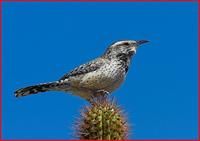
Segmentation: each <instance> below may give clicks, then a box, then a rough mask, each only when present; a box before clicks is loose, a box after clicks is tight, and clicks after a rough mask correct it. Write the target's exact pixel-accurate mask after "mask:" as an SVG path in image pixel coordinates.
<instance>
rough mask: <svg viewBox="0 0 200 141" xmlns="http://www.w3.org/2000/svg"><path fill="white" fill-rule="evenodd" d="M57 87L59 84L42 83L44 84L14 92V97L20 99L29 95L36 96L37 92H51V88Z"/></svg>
mask: <svg viewBox="0 0 200 141" xmlns="http://www.w3.org/2000/svg"><path fill="white" fill-rule="evenodd" d="M58 85H59V82H58V81H56V82H50V83H44V84H39V85H34V86H29V87H25V88H22V89H19V90H17V91H15V96H16V97H22V96H27V95H31V94H37V93H39V92H46V91H50V90H52V88H54V87H55V86H58Z"/></svg>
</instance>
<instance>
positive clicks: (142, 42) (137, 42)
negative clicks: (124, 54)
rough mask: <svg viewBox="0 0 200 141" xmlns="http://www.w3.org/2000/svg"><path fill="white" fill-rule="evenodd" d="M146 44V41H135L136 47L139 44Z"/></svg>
mask: <svg viewBox="0 0 200 141" xmlns="http://www.w3.org/2000/svg"><path fill="white" fill-rule="evenodd" d="M148 42H149V41H148V40H138V41H136V44H137V46H139V45H141V44H144V43H148Z"/></svg>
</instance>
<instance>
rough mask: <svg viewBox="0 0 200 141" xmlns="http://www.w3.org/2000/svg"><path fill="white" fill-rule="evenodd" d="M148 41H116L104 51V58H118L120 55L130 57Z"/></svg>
mask: <svg viewBox="0 0 200 141" xmlns="http://www.w3.org/2000/svg"><path fill="white" fill-rule="evenodd" d="M147 42H149V41H147V40H138V41H134V40H123V41H117V42H115V43H113V44H112V45H111V46H109V47H108V49H107V50H106V52H105V54H104V56H106V57H108V58H110V59H111V58H118V57H119V56H121V55H123V56H124V55H125V56H127V57H130V58H131V56H132V55H133V54H136V50H137V48H138V47H139V46H140V45H141V44H144V43H147Z"/></svg>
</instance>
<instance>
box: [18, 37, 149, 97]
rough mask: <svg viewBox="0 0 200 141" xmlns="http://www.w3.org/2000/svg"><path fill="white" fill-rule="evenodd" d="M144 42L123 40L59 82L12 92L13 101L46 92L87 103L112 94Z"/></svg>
mask: <svg viewBox="0 0 200 141" xmlns="http://www.w3.org/2000/svg"><path fill="white" fill-rule="evenodd" d="M146 42H148V41H147V40H139V41H133V40H123V41H118V42H115V43H113V44H112V45H110V46H109V47H108V48H107V50H106V51H105V53H104V54H103V55H101V56H100V57H98V58H96V59H94V60H92V61H90V62H88V63H86V64H83V65H80V66H79V67H77V68H75V69H74V70H72V71H70V72H69V73H67V74H65V75H64V76H63V77H61V78H60V79H59V80H58V81H54V82H48V83H42V84H38V85H34V86H29V87H26V88H22V89H19V90H17V91H15V96H16V97H21V96H26V95H30V94H37V93H39V92H46V91H64V92H70V93H72V94H73V95H77V96H80V97H82V98H84V99H86V100H90V99H91V98H93V97H96V96H98V94H101V93H104V94H105V93H106V94H107V93H111V92H112V91H114V90H115V89H117V88H118V87H119V86H120V84H121V83H122V82H123V80H124V79H125V76H126V73H127V71H128V68H129V64H130V61H131V58H132V56H134V55H135V54H136V49H137V47H138V46H139V45H141V44H143V43H146Z"/></svg>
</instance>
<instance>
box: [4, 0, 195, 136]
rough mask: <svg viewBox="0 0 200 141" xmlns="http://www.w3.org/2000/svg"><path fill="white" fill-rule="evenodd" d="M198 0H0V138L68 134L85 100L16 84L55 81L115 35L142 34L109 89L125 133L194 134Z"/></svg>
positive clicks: (131, 36) (98, 51)
mask: <svg viewBox="0 0 200 141" xmlns="http://www.w3.org/2000/svg"><path fill="white" fill-rule="evenodd" d="M197 8H198V7H197V3H196V2H173V3H171V2H150V3H149V2H132V3H131V2H129V3H128V2H127V3H122V2H121V3H103V2H101V3H90V2H87V3H80V2H76V3H69V2H58V3H48V2H44V3H43V2H33V3H32V2H28V3H25V2H4V3H3V139H73V138H74V137H73V136H72V133H73V129H72V125H73V123H74V121H75V118H76V117H78V116H79V111H80V109H81V107H83V106H84V105H87V104H88V103H87V102H86V101H84V100H83V99H81V98H79V97H75V96H71V95H69V94H64V93H62V92H47V93H43V94H38V95H32V96H27V97H23V98H20V99H16V98H15V97H14V95H13V92H14V91H15V90H16V89H19V88H22V87H25V86H29V85H33V84H37V83H41V82H48V81H53V80H57V79H58V78H60V77H61V76H62V75H64V74H65V73H66V72H68V71H70V70H71V69H73V68H74V67H76V66H78V65H80V64H82V63H85V62H87V61H89V60H91V59H93V58H96V57H97V56H99V55H101V54H102V53H103V52H104V51H105V49H106V48H107V46H108V45H110V44H111V43H112V42H114V41H116V40H121V39H133V40H134V39H137V40H138V39H148V40H150V41H151V42H150V43H149V44H146V45H143V46H142V47H141V48H139V49H138V51H137V54H136V56H135V57H134V59H133V61H132V63H131V68H130V70H129V72H128V75H127V79H126V81H125V82H124V83H123V85H122V86H121V87H120V88H119V89H118V90H117V91H115V92H114V93H113V96H115V97H116V99H117V101H118V103H119V104H120V105H121V107H122V108H123V109H124V110H125V111H126V113H127V115H128V120H129V123H130V124H131V127H132V130H131V134H130V137H129V138H130V139H196V138H197V132H198V130H197V123H198V121H197V120H198V118H197V111H198V109H197V106H198V101H197V99H198V98H197V97H198V96H197V82H198V79H197V63H198V62H197V55H198V54H197V34H198V33H197Z"/></svg>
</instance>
